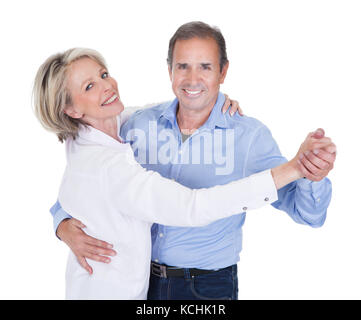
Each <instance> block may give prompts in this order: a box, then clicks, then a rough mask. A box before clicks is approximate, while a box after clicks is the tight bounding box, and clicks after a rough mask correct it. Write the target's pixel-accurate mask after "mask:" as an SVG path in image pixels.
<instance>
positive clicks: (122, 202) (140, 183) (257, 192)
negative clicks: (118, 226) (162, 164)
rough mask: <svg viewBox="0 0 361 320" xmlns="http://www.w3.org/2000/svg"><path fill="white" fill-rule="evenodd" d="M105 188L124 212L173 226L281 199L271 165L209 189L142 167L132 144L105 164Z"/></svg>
mask: <svg viewBox="0 0 361 320" xmlns="http://www.w3.org/2000/svg"><path fill="white" fill-rule="evenodd" d="M102 180H103V182H102V183H103V184H104V185H103V190H104V193H105V197H106V199H107V201H108V203H109V205H110V206H112V207H113V208H114V209H115V210H118V211H119V213H121V214H125V215H129V216H132V217H135V218H138V219H141V220H144V221H148V222H156V223H160V224H164V225H170V226H202V225H206V224H209V223H211V222H213V221H215V220H218V219H221V218H225V217H228V216H231V215H234V214H238V213H241V212H245V211H248V210H252V209H257V208H260V207H262V206H264V205H267V204H270V203H272V202H274V201H276V200H277V199H278V198H277V189H276V187H275V184H274V181H273V178H272V174H271V172H270V170H266V171H263V172H260V173H257V174H254V175H252V176H250V177H247V178H244V179H241V180H237V181H233V182H231V183H228V184H226V185H218V186H215V187H212V188H205V189H194V190H192V189H189V188H186V187H184V186H183V185H181V184H179V183H177V182H175V181H172V180H169V179H166V178H163V177H162V176H161V175H160V174H159V173H157V172H154V171H147V170H145V169H144V168H143V167H141V166H140V165H139V164H138V163H137V162H136V160H135V159H134V155H133V153H132V151H131V149H129V152H128V153H127V154H126V155H125V154H117V155H116V156H115V157H113V158H112V161H111V162H110V163H108V165H107V166H106V168H105V169H104V174H103V179H102Z"/></svg>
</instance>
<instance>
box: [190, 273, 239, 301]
mask: <svg viewBox="0 0 361 320" xmlns="http://www.w3.org/2000/svg"><path fill="white" fill-rule="evenodd" d="M233 288H234V284H233V277H232V274H225V273H224V272H221V273H219V274H218V272H214V273H210V274H206V275H201V276H195V277H192V279H191V282H190V289H191V291H192V293H193V295H194V297H195V298H196V299H199V300H232V298H233V294H232V293H233Z"/></svg>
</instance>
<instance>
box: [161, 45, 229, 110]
mask: <svg viewBox="0 0 361 320" xmlns="http://www.w3.org/2000/svg"><path fill="white" fill-rule="evenodd" d="M227 69H228V63H227V64H226V65H225V66H224V67H223V70H222V72H220V65H219V53H218V45H217V43H216V41H215V40H214V39H212V38H206V39H200V38H192V39H189V40H177V41H176V43H175V46H174V50H173V64H172V67H171V68H170V67H169V68H168V70H169V76H170V79H171V81H172V89H173V92H174V94H175V95H176V96H177V98H178V100H179V107H180V108H186V109H190V110H194V111H197V110H203V109H205V108H209V109H211V108H213V106H214V104H215V102H216V100H217V96H218V92H219V87H220V85H221V83H223V82H224V79H225V77H226V74H227Z"/></svg>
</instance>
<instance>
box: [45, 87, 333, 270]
mask: <svg viewBox="0 0 361 320" xmlns="http://www.w3.org/2000/svg"><path fill="white" fill-rule="evenodd" d="M224 100H225V98H224V95H223V94H222V93H219V95H218V99H217V101H216V104H215V106H214V108H213V110H212V112H211V114H210V116H209V118H208V120H207V121H206V122H205V123H204V124H203V125H202V126H201V127H200V128H199V129H198V130H197V131H196V132H195V133H193V134H192V135H191V136H190V137H189V138H188V139H187V140H186V141H184V142H182V136H181V133H180V130H179V127H178V124H177V120H176V113H177V108H178V100H177V99H175V100H173V101H172V102H168V103H164V104H161V105H158V106H155V107H153V108H149V109H144V110H140V111H138V112H136V113H135V114H134V115H133V116H132V117H131V118H130V119H129V120H128V121H127V122H126V123H125V124H124V125H123V127H122V128H121V136H122V138H123V139H124V140H125V141H127V142H129V143H130V144H131V145H132V148H133V151H134V154H135V156H136V159H137V161H138V162H139V163H140V164H141V165H142V166H143V167H144V168H146V169H148V170H154V171H157V172H159V173H160V174H161V175H162V176H163V177H166V178H169V179H173V180H175V181H177V182H179V183H181V184H182V185H185V186H187V187H189V188H192V189H199V188H208V187H212V186H215V185H220V184H226V183H228V182H230V181H233V180H237V179H241V178H244V177H247V176H249V175H251V174H253V173H257V172H260V171H263V170H266V169H269V168H273V167H275V166H278V165H280V164H282V163H284V162H286V161H287V160H286V159H285V158H284V157H283V156H282V155H281V153H280V150H279V148H278V146H277V144H276V142H275V140H274V139H273V137H272V135H271V132H270V131H269V129H268V128H267V127H266V126H265V125H264V124H262V123H261V122H260V121H258V120H256V119H254V118H251V117H247V116H243V117H241V116H239V115H238V114H235V115H234V116H233V117H231V116H230V115H229V114H228V112H227V113H225V114H223V113H222V112H221V108H222V106H223V103H224ZM120 192H121V191H120ZM164 196H165V197H166V196H167V194H164ZM330 200H331V182H330V181H329V179H327V178H325V179H323V180H322V181H320V182H311V181H309V180H307V179H300V180H297V181H295V182H293V183H291V184H289V185H287V186H285V187H284V188H282V189H280V190H279V191H278V201H276V202H274V203H273V204H272V205H273V206H274V207H275V208H277V209H280V210H283V211H285V212H287V214H288V215H289V216H290V217H291V218H292V219H293V220H294V221H295V222H297V223H301V224H307V225H310V226H312V227H319V226H321V225H322V224H323V223H324V221H325V219H326V212H327V207H328V205H329V203H330ZM144 209H145V210H146V208H144ZM244 210H245V212H240V213H239V214H238V215H234V216H231V217H229V218H225V219H221V220H218V221H215V222H213V223H211V224H209V225H207V226H204V227H197V228H188V227H171V226H163V225H159V224H154V225H153V227H152V260H153V261H156V262H159V263H162V264H166V265H169V266H177V267H184V268H186V267H188V268H200V269H219V268H224V267H227V266H230V265H232V264H235V263H237V262H238V261H239V253H240V251H241V250H242V226H243V224H244V221H245V217H246V211H247V208H244ZM51 213H52V214H53V217H54V228H55V230H56V228H57V226H58V224H59V223H60V221H62V220H63V219H64V218H69V217H70V216H69V215H67V213H65V212H64V211H63V210H62V209H61V207H60V205H59V203H56V204H55V205H54V206H53V207H52V208H51ZM180 214H181V213H180ZM120 254H121V253H120Z"/></svg>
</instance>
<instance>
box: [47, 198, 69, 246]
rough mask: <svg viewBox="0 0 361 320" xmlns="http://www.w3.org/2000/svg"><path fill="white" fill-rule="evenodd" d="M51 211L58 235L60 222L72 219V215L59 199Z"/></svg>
mask: <svg viewBox="0 0 361 320" xmlns="http://www.w3.org/2000/svg"><path fill="white" fill-rule="evenodd" d="M50 213H51V215H52V216H53V227H54V232H55V235H56V231H57V230H58V227H59V224H60V222H62V221H63V220H64V219H71V218H72V216H70V215H69V214H68V213H67V212H66V211H64V209H63V208H62V207H61V204H60V202H59V201H57V202H56V203H55V204H54V205H53V206H52V207H51V208H50ZM58 239H59V238H58Z"/></svg>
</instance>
